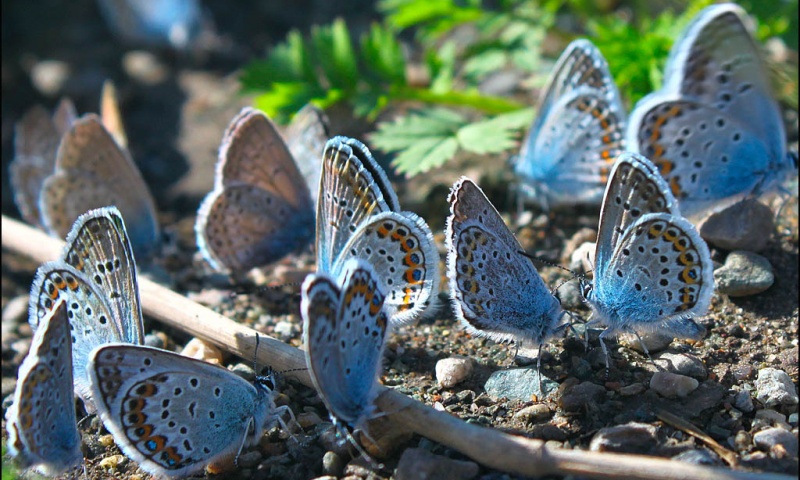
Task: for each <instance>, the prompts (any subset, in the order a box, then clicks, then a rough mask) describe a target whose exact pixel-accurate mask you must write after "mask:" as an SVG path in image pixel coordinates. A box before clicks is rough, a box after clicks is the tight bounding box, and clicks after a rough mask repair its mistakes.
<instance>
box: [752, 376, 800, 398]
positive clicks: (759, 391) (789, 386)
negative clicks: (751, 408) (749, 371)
mask: <svg viewBox="0 0 800 480" xmlns="http://www.w3.org/2000/svg"><path fill="white" fill-rule="evenodd" d="M755 384H756V400H758V401H759V402H761V403H763V404H764V405H765V406H767V407H773V406H775V405H797V403H798V397H797V390H796V389H795V387H794V383H792V379H791V377H789V375H788V374H787V373H786V372H784V371H783V370H778V369H777V368H763V369H761V370H759V371H758V378H757V379H756V382H755Z"/></svg>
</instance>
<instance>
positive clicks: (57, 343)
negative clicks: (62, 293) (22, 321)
mask: <svg viewBox="0 0 800 480" xmlns="http://www.w3.org/2000/svg"><path fill="white" fill-rule="evenodd" d="M39 325H40V328H39V329H38V330H37V331H36V333H35V334H34V336H33V341H32V343H31V349H30V351H29V352H28V356H27V357H25V360H23V362H22V365H21V366H20V368H19V373H18V378H19V380H18V381H17V387H16V390H15V392H14V403H13V404H12V405H11V407H10V408H9V409H8V410H7V411H6V428H7V430H8V451H9V454H10V455H11V456H12V457H16V458H17V459H18V461H19V463H20V465H21V466H22V467H23V468H29V467H35V468H36V469H37V470H38V471H39V472H41V473H43V474H45V475H58V474H60V473H63V472H65V471H66V470H68V469H70V468H73V467H76V466H78V465H80V463H81V461H82V460H83V454H82V453H81V449H80V446H81V436H80V433H79V432H78V428H77V426H76V425H77V421H76V418H75V399H74V397H73V393H72V389H73V387H72V368H71V367H70V365H71V364H72V348H71V346H70V325H69V322H68V320H67V305H66V303H65V302H64V301H59V302H58V304H57V305H55V306H54V307H53V309H52V310H50V311H49V312H48V313H47V315H45V316H44V317H43V318H42V319H41V321H40V323H39Z"/></svg>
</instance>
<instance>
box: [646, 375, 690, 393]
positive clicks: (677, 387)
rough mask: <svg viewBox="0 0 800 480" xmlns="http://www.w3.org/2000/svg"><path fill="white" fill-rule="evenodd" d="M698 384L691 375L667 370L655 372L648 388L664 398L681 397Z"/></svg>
mask: <svg viewBox="0 0 800 480" xmlns="http://www.w3.org/2000/svg"><path fill="white" fill-rule="evenodd" d="M699 385H700V382H698V381H697V380H695V379H694V378H692V377H687V376H685V375H678V374H675V373H669V372H656V373H654V374H653V377H652V378H651V379H650V389H651V390H653V391H654V392H656V393H658V394H659V395H661V396H662V397H666V398H676V397H679V398H683V397H685V396H687V395H689V394H690V393H691V392H693V391H694V390H696V389H697V387H698V386H699Z"/></svg>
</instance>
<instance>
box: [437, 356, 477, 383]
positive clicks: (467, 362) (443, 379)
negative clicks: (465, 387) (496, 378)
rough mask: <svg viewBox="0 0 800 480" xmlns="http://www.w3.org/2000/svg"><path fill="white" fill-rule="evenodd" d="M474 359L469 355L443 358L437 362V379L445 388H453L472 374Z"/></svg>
mask: <svg viewBox="0 0 800 480" xmlns="http://www.w3.org/2000/svg"><path fill="white" fill-rule="evenodd" d="M472 370H473V361H472V359H471V358H467V357H451V358H443V359H441V360H439V361H438V362H436V380H437V381H438V382H439V385H441V386H443V387H444V388H452V387H454V386H456V385H458V384H459V383H461V382H463V381H464V380H466V379H467V378H469V377H470V375H472Z"/></svg>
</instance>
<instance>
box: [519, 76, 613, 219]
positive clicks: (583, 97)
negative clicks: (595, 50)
mask: <svg viewBox="0 0 800 480" xmlns="http://www.w3.org/2000/svg"><path fill="white" fill-rule="evenodd" d="M624 121H625V117H624V111H623V110H622V108H621V106H620V105H613V104H610V103H608V100H607V98H606V96H605V95H604V94H603V93H602V92H601V91H600V90H596V89H591V88H587V87H581V88H578V89H576V90H573V91H571V92H570V93H568V94H567V95H565V96H563V97H561V98H560V99H559V100H558V101H557V102H556V104H555V105H554V106H553V107H552V108H551V109H550V114H549V115H548V116H547V117H546V118H544V119H543V122H542V124H541V126H540V130H536V131H534V130H531V134H530V135H529V137H528V138H527V140H526V143H525V145H526V147H525V148H523V153H522V154H521V158H524V159H526V160H525V161H523V162H519V163H517V165H516V168H515V170H516V173H517V175H519V177H520V178H521V179H522V180H523V181H524V182H526V183H525V186H527V188H529V189H530V190H531V195H532V199H538V200H541V201H540V202H539V203H540V204H542V205H547V206H555V205H571V204H586V203H597V202H598V201H599V200H600V198H601V197H602V194H603V187H604V186H605V181H606V179H607V178H608V172H609V170H610V169H611V165H612V163H613V161H614V158H615V157H616V156H617V155H618V154H619V153H621V152H622V151H623V150H624V143H623V134H622V132H623V131H624ZM523 191H524V189H523Z"/></svg>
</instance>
